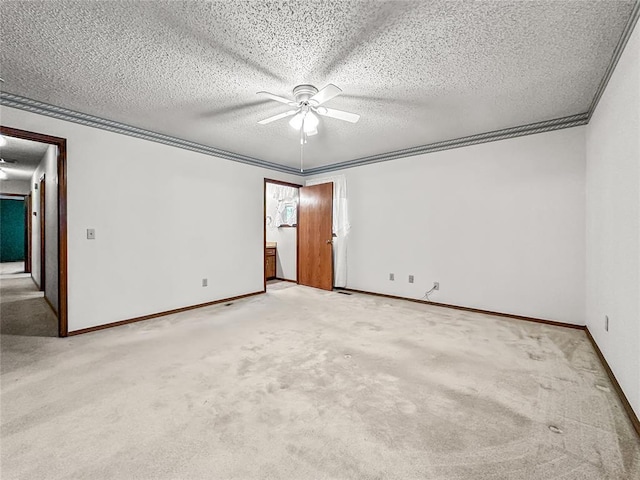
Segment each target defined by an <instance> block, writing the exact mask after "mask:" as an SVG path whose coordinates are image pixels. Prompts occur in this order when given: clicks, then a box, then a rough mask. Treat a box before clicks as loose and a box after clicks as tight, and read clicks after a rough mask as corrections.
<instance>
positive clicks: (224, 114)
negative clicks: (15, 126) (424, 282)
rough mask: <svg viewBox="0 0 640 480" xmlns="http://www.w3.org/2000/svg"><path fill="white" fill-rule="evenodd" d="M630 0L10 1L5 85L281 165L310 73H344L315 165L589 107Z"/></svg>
mask: <svg viewBox="0 0 640 480" xmlns="http://www.w3.org/2000/svg"><path fill="white" fill-rule="evenodd" d="M632 7H633V1H631V0H629V1H624V0H620V1H618V0H608V1H588V0H587V1H565V0H552V1H522V0H516V1H509V0H499V1H428V2H426V1H425V2H401V1H392V2H382V1H322V2H319V1H317V2H316V1H314V2H311V1H291V2H283V1H253V2H246V1H245V2H231V1H229V2H227V1H223V2H88V1H81V2H58V1H48V2H3V3H2V5H1V7H0V8H1V12H0V13H1V14H2V20H1V21H2V23H1V27H2V32H1V33H2V35H1V37H2V39H1V56H0V62H1V65H2V72H1V74H2V78H4V79H5V83H4V84H3V86H2V88H3V90H4V91H6V92H10V93H13V94H17V95H21V96H24V97H29V98H32V99H35V100H40V101H42V102H46V103H50V104H53V105H58V106H62V107H66V108H69V109H72V110H77V111H80V112H84V113H89V114H93V115H97V116H100V117H104V118H107V119H111V120H116V121H119V122H123V123H127V124H130V125H133V126H137V127H141V128H145V129H148V130H152V131H155V132H159V133H164V134H168V135H172V136H175V137H179V138H182V139H186V140H190V141H194V142H198V143H202V144H204V145H209V146H213V147H217V148H221V149H225V150H228V151H231V152H235V153H240V154H243V155H248V156H252V157H255V158H259V159H263V160H267V161H270V162H274V163H280V164H283V165H289V166H297V165H299V160H300V152H299V143H298V135H297V133H296V132H295V131H294V130H293V129H291V127H289V126H288V124H287V120H281V121H279V122H275V123H272V124H269V125H258V124H257V121H258V120H261V119H263V118H266V117H268V116H271V115H275V114H277V113H280V112H283V111H286V110H287V109H288V107H287V106H286V105H282V104H278V103H276V102H273V101H268V100H265V99H262V98H260V97H259V96H257V95H256V92H257V91H259V90H267V91H270V92H273V93H275V94H278V95H282V96H290V95H291V89H292V88H293V87H294V86H295V85H297V84H300V83H311V84H314V85H316V86H317V87H318V88H322V87H323V86H324V85H326V84H327V83H330V82H331V83H334V84H336V85H338V86H339V87H340V88H342V89H343V91H344V94H343V95H341V96H339V97H336V98H335V99H333V100H331V101H330V102H329V103H327V106H328V107H331V108H337V109H343V110H347V111H351V112H355V113H358V114H360V115H361V119H360V122H359V123H357V124H355V125H354V124H350V123H345V122H341V121H339V120H335V119H331V118H322V119H321V125H320V128H319V130H320V133H319V135H317V136H315V137H311V138H310V139H309V143H308V144H307V145H306V146H305V164H306V166H307V167H318V166H321V165H326V164H333V163H337V162H342V161H346V160H351V159H354V158H360V157H363V156H368V155H373V154H380V153H384V152H389V151H393V150H398V149H403V148H409V147H415V146H418V145H425V144H429V143H432V142H437V141H442V140H448V139H453V138H459V137H463V136H467V135H473V134H477V133H482V132H487V131H492V130H497V129H502V128H507V127H513V126H518V125H524V124H528V123H533V122H538V121H543V120H548V119H554V118H559V117H564V116H568V115H574V114H578V113H583V112H586V111H587V110H588V109H589V105H590V103H591V101H592V99H593V97H594V94H595V92H596V90H597V87H598V84H599V83H600V81H601V80H602V78H603V76H604V74H605V70H606V68H607V66H608V64H609V62H610V61H611V58H612V54H613V51H614V48H615V46H616V43H617V42H618V40H619V38H620V36H621V33H622V32H623V29H624V26H625V23H626V21H627V20H628V18H629V16H630V13H631V10H632Z"/></svg>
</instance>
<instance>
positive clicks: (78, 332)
mask: <svg viewBox="0 0 640 480" xmlns="http://www.w3.org/2000/svg"><path fill="white" fill-rule="evenodd" d="M262 293H264V292H262V291H259V292H252V293H245V294H243V295H237V296H235V297H229V298H222V299H220V300H213V301H211V302H206V303H199V304H197V305H189V306H188V307H181V308H174V309H173V310H165V311H164V312H158V313H150V314H149V315H142V316H141V317H134V318H128V319H126V320H119V321H117V322H111V323H104V324H102V325H96V326H94V327H87V328H81V329H79V330H73V331H71V332H69V333H68V335H69V336H75V335H82V334H83V333H90V332H96V331H98V330H104V329H106V328H113V327H119V326H121V325H127V324H129V323H135V322H142V321H143V320H151V319H152V318H158V317H164V316H166V315H173V314H174V313H182V312H186V311H188V310H195V309H196V308H203V307H210V306H211V305H217V304H219V303H225V302H233V301H235V300H240V299H241V298H247V297H252V296H254V295H260V294H262Z"/></svg>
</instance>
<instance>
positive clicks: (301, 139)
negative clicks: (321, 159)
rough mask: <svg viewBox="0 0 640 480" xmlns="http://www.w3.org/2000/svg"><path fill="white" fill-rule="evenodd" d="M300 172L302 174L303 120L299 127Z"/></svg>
mask: <svg viewBox="0 0 640 480" xmlns="http://www.w3.org/2000/svg"><path fill="white" fill-rule="evenodd" d="M300 172H304V120H303V121H302V127H300Z"/></svg>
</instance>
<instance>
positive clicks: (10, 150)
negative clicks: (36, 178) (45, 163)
mask: <svg viewBox="0 0 640 480" xmlns="http://www.w3.org/2000/svg"><path fill="white" fill-rule="evenodd" d="M4 138H5V139H6V140H7V144H6V145H5V146H3V147H0V158H3V159H4V160H13V161H16V162H17V163H8V164H4V165H3V164H0V168H2V169H3V170H4V171H5V172H6V173H7V177H8V178H7V180H29V179H30V178H31V177H32V176H33V172H35V171H36V168H37V167H38V165H40V162H41V161H42V157H43V156H44V154H45V152H46V151H47V148H49V145H48V144H46V143H40V142H32V141H30V140H23V139H21V138H14V137H4Z"/></svg>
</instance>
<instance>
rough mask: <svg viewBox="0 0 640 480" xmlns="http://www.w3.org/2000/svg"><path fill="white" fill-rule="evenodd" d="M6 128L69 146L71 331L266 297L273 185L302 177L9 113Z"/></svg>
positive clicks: (4, 112) (9, 110)
mask: <svg viewBox="0 0 640 480" xmlns="http://www.w3.org/2000/svg"><path fill="white" fill-rule="evenodd" d="M2 123H3V125H7V126H10V127H14V128H20V129H24V130H29V131H33V132H39V133H45V134H48V135H53V136H59V137H64V138H66V139H67V159H68V171H67V173H68V178H67V180H68V191H67V193H68V205H67V208H68V212H67V213H68V217H67V221H68V256H69V257H68V269H69V271H68V281H69V296H68V301H69V330H70V331H73V330H78V329H81V328H86V327H91V326H95V325H101V324H105V323H110V322H115V321H118V320H124V319H128V318H132V317H137V316H141V315H147V314H151V313H156V312H161V311H166V310H170V309H174V308H179V307H185V306H189V305H194V304H199V303H204V302H208V301H213V300H219V299H223V298H227V297H232V296H235V295H242V294H246V293H252V292H258V291H262V289H263V271H264V270H263V265H264V260H263V257H264V245H263V208H264V207H263V205H264V203H263V202H264V200H263V182H264V178H265V177H268V178H276V179H279V180H284V181H289V182H295V183H301V181H300V179H299V178H298V177H296V176H292V175H284V174H279V173H277V172H273V171H270V170H265V169H262V168H257V167H252V166H249V165H243V164H239V163H235V162H231V161H227V160H222V159H218V158H214V157H211V156H208V155H203V154H199V153H194V152H190V151H186V150H182V149H178V148H174V147H170V146H167V145H162V144H158V143H153V142H149V141H146V140H141V139H137V138H132V137H128V136H125V135H119V134H115V133H111V132H107V131H104V130H99V129H95V128H90V127H86V126H82V125H78V124H74V123H70V122H66V121H62V120H57V119H53V118H49V117H45V116H42V115H37V114H33V113H29V112H25V111H22V110H17V109H13V108H8V107H2ZM34 201H35V199H34ZM87 228H95V229H96V239H95V240H87V238H86V229H87ZM202 278H208V280H209V286H208V287H202V286H201V281H202Z"/></svg>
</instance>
